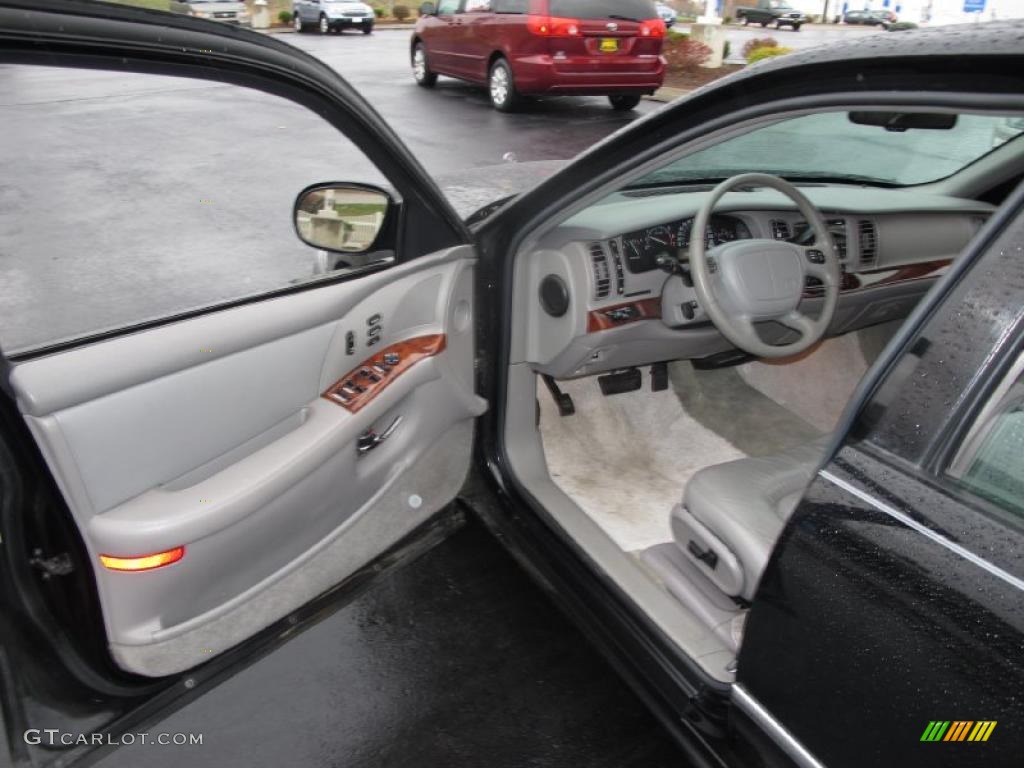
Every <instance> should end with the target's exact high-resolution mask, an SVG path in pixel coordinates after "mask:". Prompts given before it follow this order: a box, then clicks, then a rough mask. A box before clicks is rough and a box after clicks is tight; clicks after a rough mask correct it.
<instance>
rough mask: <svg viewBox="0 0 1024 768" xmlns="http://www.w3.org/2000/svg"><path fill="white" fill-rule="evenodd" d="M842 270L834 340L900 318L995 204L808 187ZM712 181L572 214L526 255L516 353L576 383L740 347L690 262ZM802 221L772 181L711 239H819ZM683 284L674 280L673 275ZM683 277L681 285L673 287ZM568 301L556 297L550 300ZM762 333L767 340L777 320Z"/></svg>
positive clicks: (745, 194) (731, 199)
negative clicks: (716, 317) (719, 323)
mask: <svg viewBox="0 0 1024 768" xmlns="http://www.w3.org/2000/svg"><path fill="white" fill-rule="evenodd" d="M801 191H802V192H803V193H804V194H805V195H806V196H807V197H808V198H809V199H810V201H811V202H812V203H813V204H814V205H815V207H816V208H817V209H818V210H819V211H820V212H821V213H822V215H823V216H824V218H825V221H826V225H827V226H828V228H829V231H830V234H831V235H832V238H833V241H834V243H835V245H836V251H837V256H838V258H839V262H840V268H841V272H842V285H841V289H840V297H839V304H838V306H837V309H836V312H835V316H834V320H833V323H832V325H831V326H830V328H829V334H830V335H837V334H841V333H846V332H849V331H852V330H856V329H857V328H859V327H865V326H868V325H873V324H876V323H881V322H886V321H888V320H894V319H898V318H902V317H905V316H906V315H907V314H909V312H910V311H911V310H912V309H913V307H914V306H915V305H916V303H917V302H918V301H919V300H920V298H921V296H923V295H924V293H925V292H927V290H928V288H929V287H930V286H931V285H932V284H933V283H934V280H935V278H937V277H938V276H939V275H941V274H942V273H943V272H944V271H945V270H946V268H948V266H949V264H950V263H951V262H952V260H953V259H955V258H956V257H957V256H958V255H959V254H960V252H961V251H962V250H963V248H964V246H966V244H967V243H968V242H969V241H970V239H971V238H972V237H973V236H974V234H975V233H976V232H977V231H978V229H979V228H980V227H981V226H982V225H983V224H984V222H985V221H986V219H987V218H988V216H989V215H991V213H992V211H993V210H994V207H993V206H992V205H990V204H988V203H985V202H980V201H975V200H968V199H961V198H954V197H947V196H942V195H935V194H930V193H923V192H920V191H916V190H909V189H880V188H876V187H866V186H854V185H835V184H817V185H815V184H809V185H805V186H802V187H801ZM710 194H711V189H710V188H706V189H701V188H675V189H667V190H661V189H655V190H636V191H632V192H631V191H622V192H618V193H615V194H613V195H610V196H609V197H608V198H606V199H604V200H602V201H601V202H599V203H597V204H595V205H592V206H590V207H589V208H587V209H585V210H583V211H581V212H580V213H577V214H576V215H575V216H573V217H572V218H570V219H568V220H567V221H565V222H563V223H562V224H561V225H559V226H557V227H555V228H554V229H552V230H550V231H549V232H548V233H547V234H545V235H544V236H542V237H541V238H540V239H539V240H538V241H537V242H536V243H535V244H534V245H533V246H532V247H531V250H530V252H528V253H527V254H526V255H525V257H524V258H520V259H517V262H516V275H517V277H516V279H517V281H525V283H524V282H519V283H517V288H516V295H517V296H523V297H528V298H526V299H524V300H526V301H528V302H529V304H528V306H524V307H523V311H524V312H525V313H526V316H525V317H524V318H523V320H524V322H523V324H522V325H521V326H519V327H523V328H525V329H526V332H525V333H524V335H523V337H522V339H521V340H520V347H519V350H518V352H517V355H519V356H520V357H519V359H521V360H523V361H526V362H529V363H530V364H531V365H533V366H534V368H535V370H537V371H539V372H541V373H546V374H549V375H551V376H554V377H556V378H572V377H577V376H587V375H592V374H595V373H602V372H606V371H610V370H615V369H618V368H625V367H631V366H638V365H646V364H649V363H653V362H659V361H663V360H679V359H696V358H702V357H707V356H709V355H713V354H716V353H718V352H729V351H730V350H731V349H732V346H731V345H730V344H729V343H728V342H727V341H726V340H725V339H724V337H722V336H721V334H720V333H718V331H717V329H716V328H715V327H714V326H713V325H712V324H711V323H710V321H709V320H708V318H707V316H706V315H705V314H704V312H703V310H702V309H701V307H700V306H699V304H698V302H696V301H695V295H693V294H692V283H691V284H690V285H689V286H687V285H685V283H686V282H687V278H688V276H689V270H687V269H685V268H684V269H682V270H679V269H678V268H676V269H672V267H673V266H675V264H676V263H678V262H684V263H685V261H686V259H687V255H688V249H689V245H690V241H691V239H692V237H693V224H694V218H695V216H696V214H697V211H698V210H699V209H700V207H701V205H702V204H703V203H704V201H705V200H706V199H707V197H708V196H709V195H710ZM813 237H814V235H813V232H812V231H811V230H810V227H809V226H808V224H807V222H806V220H805V219H804V216H803V215H802V214H801V213H800V211H799V210H798V209H797V208H796V205H795V204H794V203H792V201H790V200H789V199H788V198H787V197H785V196H783V195H781V194H779V193H776V192H775V191H774V190H769V189H748V190H737V191H735V192H730V193H727V194H726V195H724V196H722V198H721V199H720V200H719V201H718V203H717V204H716V212H715V215H713V216H712V217H711V220H710V223H709V227H708V232H707V233H706V238H707V242H706V245H707V246H708V247H714V246H717V245H720V244H723V243H727V242H731V241H734V240H745V239H751V238H757V239H771V240H788V241H791V242H797V243H800V244H810V243H811V242H812V241H813ZM673 281H674V282H673ZM815 282H816V281H815V280H814V279H813V278H809V279H808V281H807V284H806V285H805V288H804V294H803V297H804V298H803V300H802V303H801V307H800V309H801V311H803V312H805V313H809V314H811V315H814V314H816V307H815V302H817V301H820V300H821V296H822V286H821V285H820V284H817V285H816V284H815ZM676 283H680V284H678V285H677V284H676ZM542 297H547V299H550V298H551V297H556V298H563V299H564V300H561V301H555V302H554V303H551V302H549V301H548V300H547V299H545V298H542ZM771 325H772V326H774V327H767V328H760V330H761V331H762V336H763V337H764V338H765V339H766V340H768V341H769V342H770V343H771V340H772V334H773V333H774V334H775V338H777V339H778V340H781V339H782V338H783V336H784V335H785V333H786V330H785V329H784V328H782V327H781V326H775V325H774V324H771Z"/></svg>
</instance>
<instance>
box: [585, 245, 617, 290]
mask: <svg viewBox="0 0 1024 768" xmlns="http://www.w3.org/2000/svg"><path fill="white" fill-rule="evenodd" d="M590 261H591V263H592V264H593V269H594V298H595V299H606V298H608V293H609V292H610V291H611V287H612V279H611V271H610V270H609V269H608V257H607V256H606V255H605V252H604V246H603V245H601V243H591V244H590Z"/></svg>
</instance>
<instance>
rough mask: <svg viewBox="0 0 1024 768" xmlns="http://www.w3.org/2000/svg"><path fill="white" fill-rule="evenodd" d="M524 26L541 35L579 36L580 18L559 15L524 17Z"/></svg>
mask: <svg viewBox="0 0 1024 768" xmlns="http://www.w3.org/2000/svg"><path fill="white" fill-rule="evenodd" d="M526 28H527V29H528V30H530V31H531V32H532V33H533V34H535V35H541V36H542V37H580V35H581V34H582V33H581V32H580V20H579V19H563V18H561V17H560V16H535V15H530V16H527V17H526Z"/></svg>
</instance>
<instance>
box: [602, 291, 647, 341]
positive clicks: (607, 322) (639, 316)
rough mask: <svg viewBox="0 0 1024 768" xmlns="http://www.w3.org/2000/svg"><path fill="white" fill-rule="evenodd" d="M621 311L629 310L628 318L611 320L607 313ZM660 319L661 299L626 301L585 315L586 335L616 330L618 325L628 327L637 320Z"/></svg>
mask: <svg viewBox="0 0 1024 768" xmlns="http://www.w3.org/2000/svg"><path fill="white" fill-rule="evenodd" d="M622 310H627V311H629V310H631V311H632V315H631V316H630V317H623V318H621V319H613V318H612V317H610V316H609V313H612V314H614V313H615V312H620V311H622ZM660 318H661V297H660V296H658V297H655V298H653V299H641V300H640V301H627V302H625V303H624V304H615V305H613V306H610V307H602V308H601V309H594V310H591V311H590V312H589V313H587V333H595V332H596V331H606V330H608V329H609V328H618V327H619V326H620V325H628V324H629V323H635V322H637V321H639V320H658V319H660Z"/></svg>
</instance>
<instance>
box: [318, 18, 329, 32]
mask: <svg viewBox="0 0 1024 768" xmlns="http://www.w3.org/2000/svg"><path fill="white" fill-rule="evenodd" d="M330 31H331V25H330V24H329V23H328V21H327V17H326V16H321V17H320V34H321V35H326V34H327V33H328V32H330Z"/></svg>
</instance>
